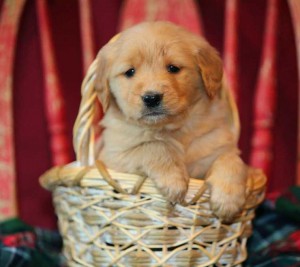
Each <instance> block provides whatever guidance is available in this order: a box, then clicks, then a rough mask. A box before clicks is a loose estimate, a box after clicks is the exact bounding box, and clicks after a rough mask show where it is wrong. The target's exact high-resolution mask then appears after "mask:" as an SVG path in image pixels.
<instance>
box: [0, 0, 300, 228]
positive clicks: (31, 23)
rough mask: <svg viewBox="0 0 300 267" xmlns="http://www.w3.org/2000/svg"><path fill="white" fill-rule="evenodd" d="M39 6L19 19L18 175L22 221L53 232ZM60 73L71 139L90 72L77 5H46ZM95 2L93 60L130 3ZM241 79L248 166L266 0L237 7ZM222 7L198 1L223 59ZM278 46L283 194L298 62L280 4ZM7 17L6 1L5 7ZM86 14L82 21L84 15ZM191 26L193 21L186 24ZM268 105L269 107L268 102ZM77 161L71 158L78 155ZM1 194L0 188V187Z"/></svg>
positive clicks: (277, 140) (277, 137)
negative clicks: (43, 179) (45, 181)
mask: <svg viewBox="0 0 300 267" xmlns="http://www.w3.org/2000/svg"><path fill="white" fill-rule="evenodd" d="M35 2H36V1H34V0H27V1H26V5H25V8H24V11H23V15H22V17H21V21H20V26H19V32H18V39H17V46H16V51H15V53H16V54H15V56H16V57H15V60H14V65H13V66H14V69H13V74H14V78H13V114H14V128H13V130H14V141H15V144H14V145H15V166H16V167H15V169H16V179H17V182H16V187H17V199H18V206H19V214H20V216H21V218H22V219H23V220H25V221H26V222H27V223H30V224H33V225H39V226H44V227H45V226H47V227H55V221H56V219H55V216H54V214H53V210H52V205H51V196H50V194H49V193H48V192H46V191H45V190H43V189H42V188H41V187H40V186H39V183H38V177H39V176H40V175H41V174H42V173H43V172H44V171H46V170H47V169H49V168H50V167H51V165H52V155H51V149H50V143H49V132H48V126H47V116H46V114H45V107H44V95H45V91H44V90H45V88H44V87H45V86H44V82H43V81H44V72H43V64H42V51H41V44H40V34H39V25H38V22H37V13H36V6H35ZM46 2H47V7H48V11H49V20H50V28H51V32H52V37H53V47H54V52H55V53H54V56H55V60H56V63H57V66H56V67H57V73H58V76H59V80H60V82H61V90H62V97H63V99H64V101H65V111H66V114H65V115H66V126H67V128H66V129H67V131H66V134H67V138H68V140H72V127H73V123H74V121H75V118H76V114H77V111H78V106H79V102H80V84H81V81H82V78H83V72H84V69H85V68H86V67H85V66H84V63H83V61H84V60H85V59H84V56H83V52H82V51H83V47H86V46H85V45H84V43H83V42H82V39H81V37H82V36H84V34H83V33H82V32H81V30H80V27H81V26H80V25H81V24H80V18H81V17H80V12H79V7H80V1H59V0H48V1H46ZM90 2H91V14H90V16H91V23H92V24H91V25H92V33H93V40H94V47H93V48H92V49H94V51H93V52H94V54H96V52H97V51H98V50H99V49H100V48H101V46H102V45H104V44H105V43H106V42H107V41H108V40H109V39H110V38H111V37H112V36H113V35H114V34H115V33H116V32H117V31H118V29H119V28H120V27H121V26H122V25H121V21H120V18H121V17H122V15H121V14H123V13H122V8H124V6H123V4H124V2H125V1H121V0H110V1H97V0H93V1H90ZM238 2H239V4H238V15H237V16H238V17H237V21H238V26H237V48H238V50H237V55H236V61H237V64H238V66H237V70H236V71H237V80H238V86H237V88H238V90H239V91H238V99H239V101H238V106H239V109H240V117H241V139H240V144H239V145H240V148H241V150H242V157H243V159H244V160H245V161H246V162H249V161H250V151H251V138H252V133H253V110H254V108H253V106H254V95H255V92H254V90H255V86H256V83H257V77H258V73H259V66H260V62H261V53H262V47H263V40H264V37H263V36H264V27H265V21H266V10H267V8H266V7H267V1H261V0H251V1H238ZM225 4H226V1H223V0H198V1H195V5H196V7H197V12H201V24H202V27H203V34H204V36H205V37H206V38H207V39H208V40H209V42H210V43H211V44H212V45H213V46H215V47H216V48H217V49H218V50H219V51H220V53H221V55H222V56H224V50H223V49H224V32H225V22H224V20H225V7H226V5H225ZM278 5H279V6H278V12H279V14H278V22H277V26H276V27H277V33H278V39H277V45H276V62H275V64H276V66H277V74H275V75H276V77H275V78H276V94H277V101H276V103H275V108H274V110H275V111H274V114H273V115H274V126H273V130H272V138H273V146H272V148H271V152H272V160H271V170H270V177H269V188H268V191H269V193H273V192H276V191H278V190H280V191H282V190H285V189H286V188H288V187H289V186H290V185H293V184H294V183H295V181H296V160H297V158H296V154H297V99H298V92H297V88H298V79H297V59H296V58H297V57H296V49H295V37H294V32H293V26H292V20H291V14H290V12H289V6H288V4H287V1H285V0H279V1H278ZM0 8H1V10H3V0H2V1H1V0H0ZM82 15H83V14H82ZM186 19H187V20H188V19H189V18H186ZM265 101H268V99H266V100H265ZM71 153H72V159H74V154H73V151H71ZM0 190H1V188H0Z"/></svg>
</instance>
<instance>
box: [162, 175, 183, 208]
mask: <svg viewBox="0 0 300 267" xmlns="http://www.w3.org/2000/svg"><path fill="white" fill-rule="evenodd" d="M157 187H158V189H159V191H160V192H161V193H162V194H163V195H164V196H165V197H166V198H167V199H168V200H169V201H170V202H172V203H182V202H183V201H184V198H185V195H186V193H187V190H188V181H187V179H184V178H182V177H169V179H167V178H163V179H161V180H160V181H159V182H157Z"/></svg>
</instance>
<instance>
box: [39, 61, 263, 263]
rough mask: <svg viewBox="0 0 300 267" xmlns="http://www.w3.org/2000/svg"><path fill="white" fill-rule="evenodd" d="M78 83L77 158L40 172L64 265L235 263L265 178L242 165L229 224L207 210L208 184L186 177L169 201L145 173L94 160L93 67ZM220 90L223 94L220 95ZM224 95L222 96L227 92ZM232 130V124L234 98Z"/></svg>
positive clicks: (240, 258) (242, 252) (239, 259)
mask: <svg viewBox="0 0 300 267" xmlns="http://www.w3.org/2000/svg"><path fill="white" fill-rule="evenodd" d="M96 65H97V62H96V61H94V63H93V64H92V65H91V67H90V69H89V71H88V74H87V76H86V78H85V80H84V82H83V86H82V102H81V106H80V110H79V115H78V117H77V120H76V123H75V126H74V147H75V151H76V156H77V161H76V162H74V163H71V164H69V165H66V166H62V167H55V168H52V169H51V170H49V171H48V172H46V173H45V174H44V175H43V176H42V177H41V179H40V182H41V184H42V186H43V187H45V188H47V189H48V190H51V191H52V192H53V198H54V205H55V208H56V212H57V215H58V219H59V228H60V231H61V234H62V236H63V239H64V254H65V256H66V258H67V261H68V265H69V266H91V267H92V266H101V267H102V266H124V267H130V266H136V267H143V266H145V267H146V266H182V267H187V266H235V265H239V264H241V263H242V262H243V261H244V260H245V259H246V257H247V250H246V241H247V238H248V237H249V236H250V235H251V232H252V228H251V220H252V219H253V218H254V212H255V208H256V207H257V205H258V204H259V203H260V202H261V201H262V200H263V198H264V190H265V184H266V178H265V176H264V175H263V174H262V172H260V171H258V170H254V169H249V178H248V183H247V201H246V205H245V207H244V210H243V211H242V213H241V214H239V215H238V216H236V218H235V220H234V221H233V222H232V224H223V223H221V222H220V220H218V218H216V217H215V215H214V214H213V213H212V211H211V210H210V205H209V197H210V196H209V191H208V190H207V188H206V186H205V183H204V182H203V181H202V180H199V179H192V178H191V179H190V184H189V191H188V194H187V197H186V205H184V206H182V205H175V206H174V205H171V204H170V203H169V202H168V201H167V200H166V199H165V198H164V197H163V196H162V195H160V193H159V192H158V191H157V190H156V188H155V186H154V184H153V183H152V181H151V180H150V179H146V178H145V177H140V176H137V175H132V174H126V173H118V172H115V171H113V170H106V168H105V167H104V166H103V164H102V163H101V162H99V161H96V162H95V160H94V139H95V137H94V133H93V132H94V131H93V127H92V125H93V120H94V106H95V105H94V103H95V101H96V93H95V91H94V80H95V69H96ZM227 96H228V95H225V97H227ZM227 98H228V97H227ZM228 103H229V105H230V106H231V107H232V116H231V117H232V120H231V123H232V125H233V129H234V130H235V131H236V135H238V131H239V125H238V123H237V119H236V118H237V114H236V108H235V105H234V103H233V102H232V101H231V100H230V97H229V98H228Z"/></svg>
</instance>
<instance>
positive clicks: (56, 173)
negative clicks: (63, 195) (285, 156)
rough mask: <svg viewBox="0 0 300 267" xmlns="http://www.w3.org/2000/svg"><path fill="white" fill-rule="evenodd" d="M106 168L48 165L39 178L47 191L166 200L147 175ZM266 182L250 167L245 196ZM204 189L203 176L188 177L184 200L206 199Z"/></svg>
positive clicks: (205, 187) (259, 188)
mask: <svg viewBox="0 0 300 267" xmlns="http://www.w3.org/2000/svg"><path fill="white" fill-rule="evenodd" d="M105 171H107V173H108V174H105V173H103V172H102V171H101V170H100V169H99V167H98V166H81V165H80V162H77V161H75V162H72V163H70V164H67V165H64V166H56V167H53V168H51V169H50V170H48V171H46V172H45V173H44V174H43V175H42V176H41V177H40V179H39V181H40V184H41V186H42V187H44V188H45V189H47V190H49V191H54V190H55V189H56V188H57V187H80V188H95V189H99V188H100V189H102V190H110V191H118V192H119V193H123V194H127V195H135V194H137V193H145V194H148V195H151V196H154V197H158V198H163V199H165V198H164V197H163V196H162V195H161V193H160V192H159V191H158V189H157V188H156V186H155V184H154V182H153V181H152V180H151V179H150V178H149V179H148V178H147V177H143V176H140V175H137V174H129V173H123V172H117V171H114V170H112V169H106V168H105ZM106 175H109V176H110V178H109V179H112V182H113V183H116V184H117V186H120V187H121V189H119V188H118V187H116V186H115V184H111V181H108V180H107V177H105V176H106ZM266 182H267V178H266V176H265V175H264V173H263V172H262V171H261V170H260V169H254V168H251V167H249V169H248V179H247V186H246V192H247V194H248V195H251V194H255V193H256V192H257V193H258V194H259V193H261V192H264V191H265V187H266ZM124 188H125V189H124ZM129 189H130V190H129ZM207 189H208V186H207V184H206V183H205V180H204V179H197V178H190V180H189V190H188V193H187V197H186V199H189V202H190V203H192V202H197V201H198V200H199V199H200V198H201V197H205V198H209V197H210V193H209V190H207ZM122 190H123V191H122ZM260 202H261V201H260Z"/></svg>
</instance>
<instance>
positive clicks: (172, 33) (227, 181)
mask: <svg viewBox="0 0 300 267" xmlns="http://www.w3.org/2000/svg"><path fill="white" fill-rule="evenodd" d="M98 57H99V58H98V59H99V62H100V63H99V68H98V72H97V81H96V90H97V92H98V97H99V100H100V102H101V103H102V106H103V109H104V111H105V116H104V119H103V120H102V122H101V124H102V126H103V128H104V130H103V134H102V138H101V142H102V146H101V151H100V152H99V155H98V158H100V159H101V160H102V161H103V162H104V163H105V164H106V165H107V166H108V167H109V168H112V169H115V170H118V171H121V172H128V173H138V174H142V175H146V176H148V177H150V178H151V179H153V181H154V182H155V184H156V186H157V188H158V189H159V190H160V191H161V193H162V194H164V195H165V196H166V197H167V198H168V199H169V200H170V201H172V202H181V201H182V200H183V199H184V197H185V194H186V192H187V189H188V182H189V177H206V181H207V183H208V184H209V186H210V187H211V205H212V209H213V210H214V212H215V213H216V214H217V215H218V216H219V217H221V218H223V219H230V218H232V216H233V215H235V214H236V213H237V212H238V211H239V210H240V209H241V207H242V205H243V204H244V202H245V180H246V170H247V168H246V166H245V165H244V163H243V162H242V160H241V159H240V157H239V151H238V149H237V146H236V140H235V137H234V135H233V133H232V132H231V130H230V127H229V125H228V122H227V119H226V116H227V112H228V110H227V108H226V105H225V104H224V103H223V100H222V99H221V98H220V91H221V90H222V86H223V85H222V62H221V59H220V57H219V55H218V53H217V52H216V50H215V49H214V48H212V47H211V46H210V45H209V44H208V43H207V42H206V41H205V40H204V39H202V38H200V37H198V36H195V35H194V34H192V33H190V32H188V31H186V30H184V29H183V28H181V27H179V26H175V25H173V24H171V23H167V22H146V23H142V24H139V25H137V26H135V27H133V28H130V29H128V30H126V31H124V32H122V33H121V34H120V35H119V36H118V37H117V38H116V40H114V42H110V43H108V44H107V45H106V46H104V47H103V48H102V49H101V50H100V52H99V54H98ZM170 65H172V66H176V67H178V68H179V71H178V72H176V73H172V72H170V71H168V66H170ZM133 68H134V70H135V72H134V75H133V76H132V77H127V76H126V75H125V73H126V72H127V71H128V70H130V69H133ZM148 92H157V93H159V94H161V95H162V96H163V99H162V103H160V105H159V106H158V107H155V108H150V109H149V108H147V107H145V103H143V100H142V98H143V96H144V95H145V94H147V93H148ZM153 110H154V111H153ZM155 110H156V111H155Z"/></svg>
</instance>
